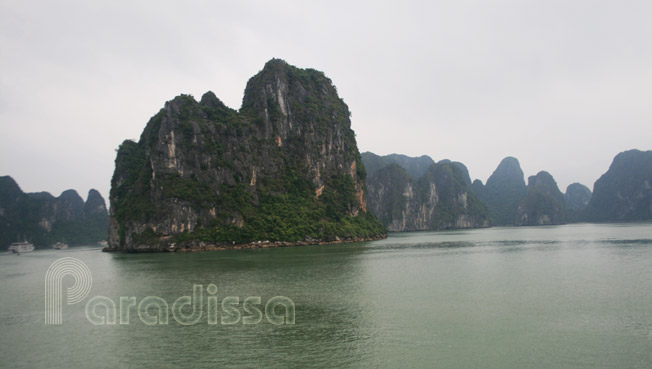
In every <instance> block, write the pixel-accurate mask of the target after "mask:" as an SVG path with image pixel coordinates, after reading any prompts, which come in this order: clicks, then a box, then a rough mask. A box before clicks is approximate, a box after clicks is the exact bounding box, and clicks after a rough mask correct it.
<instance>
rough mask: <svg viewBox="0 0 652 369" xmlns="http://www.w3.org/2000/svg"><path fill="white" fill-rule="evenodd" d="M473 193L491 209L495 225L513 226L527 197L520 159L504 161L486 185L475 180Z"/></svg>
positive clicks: (490, 212) (509, 158)
mask: <svg viewBox="0 0 652 369" xmlns="http://www.w3.org/2000/svg"><path fill="white" fill-rule="evenodd" d="M472 188H473V192H474V193H475V194H476V195H477V196H478V197H479V198H480V200H481V201H482V202H483V203H484V204H486V205H487V207H488V208H489V216H490V218H491V220H492V222H493V224H494V225H513V224H514V219H515V217H516V208H517V207H518V204H519V203H520V201H521V200H523V198H525V196H526V195H527V192H528V190H527V187H526V186H525V180H524V175H523V170H521V165H520V163H519V162H518V159H516V158H514V157H511V156H509V157H506V158H505V159H503V160H502V161H501V162H500V164H499V165H498V167H497V168H496V170H495V171H494V172H493V174H492V175H491V176H490V177H489V179H488V180H487V184H486V185H484V186H483V185H482V182H480V181H479V180H475V181H474V182H473V187H472Z"/></svg>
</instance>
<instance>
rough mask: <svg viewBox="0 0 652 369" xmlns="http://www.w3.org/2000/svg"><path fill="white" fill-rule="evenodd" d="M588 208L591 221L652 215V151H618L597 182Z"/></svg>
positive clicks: (647, 218) (643, 218)
mask: <svg viewBox="0 0 652 369" xmlns="http://www.w3.org/2000/svg"><path fill="white" fill-rule="evenodd" d="M586 212H587V218H588V219H589V220H591V221H634V220H650V219H652V151H640V150H629V151H625V152H622V153H620V154H618V155H616V157H615V158H614V160H613V162H612V163H611V166H610V167H609V170H608V171H607V172H606V173H605V174H603V175H602V176H601V177H600V178H599V179H598V180H597V181H596V182H595V185H594V187H593V196H592V197H591V201H590V202H589V205H588V207H587V210H586Z"/></svg>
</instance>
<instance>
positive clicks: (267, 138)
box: [109, 59, 386, 251]
mask: <svg viewBox="0 0 652 369" xmlns="http://www.w3.org/2000/svg"><path fill="white" fill-rule="evenodd" d="M365 178H366V171H365V167H364V165H363V163H362V160H361V158H360V154H359V152H358V148H357V144H356V140H355V135H354V132H353V131H352V130H351V121H350V112H349V109H348V107H347V105H346V104H345V103H344V101H342V99H340V98H339V97H338V95H337V91H336V89H335V86H334V85H333V83H332V82H331V80H330V79H329V78H327V77H326V76H325V75H324V74H323V73H322V72H319V71H316V70H314V69H299V68H296V67H293V66H291V65H289V64H287V63H286V62H284V61H282V60H278V59H273V60H270V61H269V62H267V63H266V64H265V66H264V68H263V70H262V71H260V72H259V73H258V74H256V75H255V76H254V77H252V78H251V79H250V80H249V82H248V83H247V86H246V89H245V94H244V98H243V102H242V107H241V108H240V110H239V111H236V110H233V109H230V108H228V107H226V106H225V105H224V104H223V103H222V102H221V101H220V100H219V99H218V98H217V97H216V96H215V95H214V94H213V93H212V92H207V93H206V94H204V96H202V98H201V100H200V101H199V102H197V101H195V99H194V98H192V97H191V96H187V95H181V96H178V97H176V98H174V99H173V100H171V101H168V102H167V103H166V104H165V107H164V108H163V109H161V110H160V111H159V112H158V113H157V114H156V115H154V117H152V118H151V119H150V121H149V123H147V126H146V127H145V129H144V131H143V133H142V135H141V137H140V140H139V141H138V142H133V141H128V140H127V141H125V142H123V143H122V145H121V146H120V148H119V150H118V154H117V157H116V167H115V172H114V175H113V179H112V181H111V196H110V202H111V226H110V237H109V244H110V250H124V251H164V250H186V249H187V250H198V249H214V248H225V247H232V246H233V245H238V244H247V245H248V246H256V245H267V244H277V245H284V244H297V243H319V242H342V241H355V240H367V239H376V238H379V237H384V236H385V234H386V230H385V227H384V226H383V225H382V224H381V223H380V221H379V220H378V219H377V218H376V217H375V216H373V215H371V214H370V213H368V212H367V194H366V191H365Z"/></svg>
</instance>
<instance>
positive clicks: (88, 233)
mask: <svg viewBox="0 0 652 369" xmlns="http://www.w3.org/2000/svg"><path fill="white" fill-rule="evenodd" d="M108 226H109V216H108V212H107V210H106V204H105V202H104V199H103V198H102V196H101V195H100V193H99V192H97V191H96V190H90V191H89V194H88V199H87V200H86V202H85V203H84V200H83V199H82V198H81V197H80V196H79V194H77V192H76V191H75V190H67V191H64V192H63V193H62V194H61V195H60V196H59V197H54V196H52V195H51V194H49V193H47V192H38V193H24V192H23V191H22V190H21V189H20V187H19V186H18V184H17V183H16V182H15V181H14V180H13V178H11V177H9V176H4V177H0V249H6V248H7V246H8V245H9V244H11V243H12V242H16V241H23V240H26V241H30V242H32V243H33V244H34V245H35V246H37V247H47V246H49V245H50V244H52V243H54V242H66V243H68V244H71V245H79V244H94V243H95V242H97V241H101V240H106V239H107V230H108Z"/></svg>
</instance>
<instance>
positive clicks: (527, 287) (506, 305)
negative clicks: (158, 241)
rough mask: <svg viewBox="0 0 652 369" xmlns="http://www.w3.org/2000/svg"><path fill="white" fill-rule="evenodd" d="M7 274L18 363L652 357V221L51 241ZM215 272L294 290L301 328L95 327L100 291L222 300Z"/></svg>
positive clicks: (405, 362) (512, 364) (248, 285)
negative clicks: (54, 266)
mask: <svg viewBox="0 0 652 369" xmlns="http://www.w3.org/2000/svg"><path fill="white" fill-rule="evenodd" d="M63 256H70V257H74V258H77V259H79V260H82V261H83V262H84V263H85V264H86V265H88V267H89V268H90V270H91V271H92V276H93V284H92V288H91V291H90V294H89V295H88V298H87V299H86V300H84V301H83V302H81V303H78V304H73V305H67V304H66V303H64V305H63V324H61V325H59V326H54V325H45V322H44V306H45V305H44V289H45V287H44V277H45V272H46V270H47V268H48V266H49V265H50V264H51V263H52V262H54V261H55V260H57V259H58V258H60V257H63ZM0 278H1V280H2V282H1V283H0V299H1V303H0V367H5V368H20V367H35V368H71V367H100V368H115V367H145V368H161V367H175V368H176V367H188V368H197V367H280V368H284V367H295V368H306V367H333V368H378V367H380V368H383V367H386V368H397V367H402V368H403V367H407V368H423V367H432V368H650V367H652V224H650V223H647V224H619V225H615V224H607V225H604V224H603V225H592V224H580V225H567V226H558V227H538V228H526V227H523V228H492V229H482V230H470V231H451V232H425V233H403V234H392V235H390V237H389V238H388V239H387V240H383V241H377V242H370V243H361V244H351V245H333V246H314V247H313V246H308V247H295V248H281V249H259V250H242V251H225V252H205V253H190V254H181V253H175V254H147V255H145V254H140V255H125V254H106V253H101V252H99V251H98V250H97V249H95V248H78V249H69V250H64V251H36V252H33V253H28V254H23V255H20V256H15V255H0ZM211 283H212V284H215V285H216V286H217V287H218V292H217V298H218V299H219V301H220V302H221V301H222V299H223V298H224V297H226V296H238V297H239V298H240V300H241V301H242V300H244V299H245V298H247V297H250V296H260V297H261V300H262V304H263V305H264V304H265V303H266V301H268V300H269V299H271V298H272V297H274V296H285V297H288V298H290V299H291V300H292V301H293V302H294V304H295V307H296V310H295V319H296V320H295V324H294V325H285V324H284V325H274V324H271V323H270V322H268V321H267V320H266V319H265V318H263V320H262V322H261V323H259V324H253V325H245V324H243V323H242V320H241V321H240V322H239V323H237V324H234V325H224V324H217V325H210V324H208V322H207V319H206V318H205V316H204V317H202V319H201V320H200V321H199V322H198V323H196V324H194V325H188V326H185V325H181V324H179V323H177V322H176V321H175V320H174V319H173V318H172V316H170V322H169V324H168V325H156V326H148V325H145V324H144V323H143V322H141V321H140V320H139V319H138V316H137V314H136V313H135V311H132V312H131V314H132V315H131V319H130V322H129V323H130V324H125V325H120V324H116V325H93V324H92V323H90V322H89V321H88V320H87V318H86V315H85V312H84V308H85V306H86V302H87V301H88V299H90V298H91V297H93V296H97V295H103V296H107V297H109V298H110V299H112V300H113V301H116V303H117V302H118V301H119V298H120V296H127V297H128V296H134V297H136V298H137V300H138V301H140V300H142V299H143V298H145V297H146V296H160V297H161V298H163V299H164V300H166V301H167V302H168V303H169V304H170V306H171V305H172V302H173V301H174V300H175V299H176V298H178V297H180V296H185V295H190V294H191V293H192V285H193V284H201V285H203V286H204V299H206V297H207V295H206V290H205V288H206V286H208V285H209V284H211ZM70 285H72V277H70V280H68V279H64V287H66V286H68V287H69V286H70ZM64 290H65V288H64ZM259 307H260V308H261V310H264V307H263V306H259ZM185 311H188V310H185ZM239 311H240V312H241V313H242V316H245V315H247V314H246V312H245V311H244V310H243V309H242V307H240V308H239ZM280 311H281V312H282V311H283V310H280ZM219 313H220V314H221V313H222V310H221V309H220V310H219Z"/></svg>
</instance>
